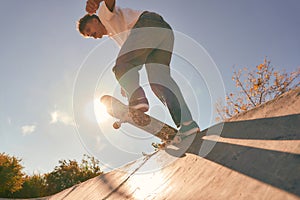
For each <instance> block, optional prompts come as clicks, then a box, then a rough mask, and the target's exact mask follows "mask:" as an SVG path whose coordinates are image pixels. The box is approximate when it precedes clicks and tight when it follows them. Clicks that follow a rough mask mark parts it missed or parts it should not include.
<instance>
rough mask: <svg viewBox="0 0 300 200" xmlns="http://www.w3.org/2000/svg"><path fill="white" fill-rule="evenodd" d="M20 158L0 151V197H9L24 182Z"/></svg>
mask: <svg viewBox="0 0 300 200" xmlns="http://www.w3.org/2000/svg"><path fill="white" fill-rule="evenodd" d="M20 162H21V159H18V158H16V157H14V156H9V155H7V154H5V153H0V197H11V196H12V194H13V193H14V192H16V191H18V190H20V189H21V188H22V184H23V182H24V179H23V176H24V174H23V173H22V169H23V166H22V165H21V164H20Z"/></svg>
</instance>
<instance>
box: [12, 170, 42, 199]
mask: <svg viewBox="0 0 300 200" xmlns="http://www.w3.org/2000/svg"><path fill="white" fill-rule="evenodd" d="M13 196H14V197H17V198H36V197H42V196H47V194H46V179H45V177H44V176H43V175H40V174H35V175H33V176H28V175H26V176H25V177H24V183H23V185H22V188H21V189H20V190H19V191H17V192H16V193H14V195H13Z"/></svg>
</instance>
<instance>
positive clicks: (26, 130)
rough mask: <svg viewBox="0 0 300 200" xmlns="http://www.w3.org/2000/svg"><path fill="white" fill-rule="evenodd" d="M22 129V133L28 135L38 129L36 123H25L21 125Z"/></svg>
mask: <svg viewBox="0 0 300 200" xmlns="http://www.w3.org/2000/svg"><path fill="white" fill-rule="evenodd" d="M21 129H22V135H23V136H26V135H30V134H31V133H33V132H34V131H35V129H36V125H25V126H22V127H21Z"/></svg>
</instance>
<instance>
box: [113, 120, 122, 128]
mask: <svg viewBox="0 0 300 200" xmlns="http://www.w3.org/2000/svg"><path fill="white" fill-rule="evenodd" d="M113 127H114V129H119V128H120V127H121V123H120V122H115V123H114V124H113Z"/></svg>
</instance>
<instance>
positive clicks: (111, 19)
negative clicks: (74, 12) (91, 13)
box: [98, 2, 143, 46]
mask: <svg viewBox="0 0 300 200" xmlns="http://www.w3.org/2000/svg"><path fill="white" fill-rule="evenodd" d="M142 13H143V11H137V10H132V9H129V8H119V7H118V6H115V7H114V10H113V12H111V11H110V10H109V9H108V8H107V6H106V5H105V2H103V3H102V4H101V5H100V9H99V12H98V16H99V18H100V20H101V22H102V24H103V25H104V26H105V28H106V30H107V33H108V36H109V37H111V38H112V39H114V40H115V41H116V42H117V43H118V44H119V45H120V46H122V45H123V44H124V42H125V41H126V39H127V37H128V35H129V31H130V30H131V29H132V28H133V26H134V25H135V23H136V22H137V20H138V18H139V17H140V15H141V14H142ZM120 33H121V34H120Z"/></svg>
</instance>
